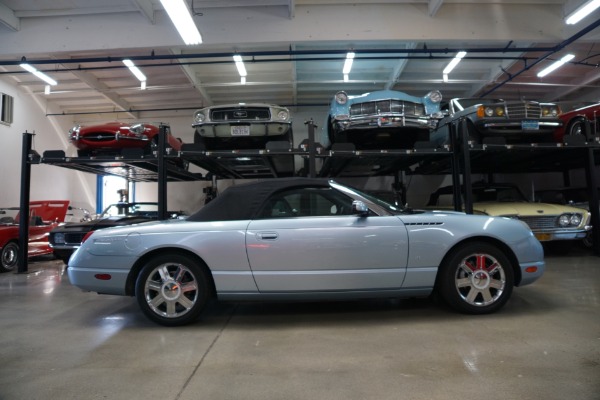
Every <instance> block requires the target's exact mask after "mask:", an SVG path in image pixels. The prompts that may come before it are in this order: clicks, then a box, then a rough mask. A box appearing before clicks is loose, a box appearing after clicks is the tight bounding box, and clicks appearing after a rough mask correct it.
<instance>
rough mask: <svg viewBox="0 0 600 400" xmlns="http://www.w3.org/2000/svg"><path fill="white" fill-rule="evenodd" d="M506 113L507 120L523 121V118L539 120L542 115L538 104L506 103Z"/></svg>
mask: <svg viewBox="0 0 600 400" xmlns="http://www.w3.org/2000/svg"><path fill="white" fill-rule="evenodd" d="M506 113H507V115H508V117H509V118H515V119H524V118H540V116H541V115H542V107H541V106H540V104H539V103H534V102H527V101H525V102H521V103H507V104H506Z"/></svg>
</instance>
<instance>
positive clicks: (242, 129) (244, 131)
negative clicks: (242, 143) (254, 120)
mask: <svg viewBox="0 0 600 400" xmlns="http://www.w3.org/2000/svg"><path fill="white" fill-rule="evenodd" d="M231 136H250V127H249V126H232V127H231Z"/></svg>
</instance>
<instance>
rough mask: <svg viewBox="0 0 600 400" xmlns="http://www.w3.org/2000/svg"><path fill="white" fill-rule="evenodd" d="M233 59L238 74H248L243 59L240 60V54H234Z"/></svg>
mask: <svg viewBox="0 0 600 400" xmlns="http://www.w3.org/2000/svg"><path fill="white" fill-rule="evenodd" d="M233 61H235V66H236V67H237V70H238V72H239V74H240V76H248V73H247V72H246V67H245V66H244V60H242V56H240V55H237V54H236V55H235V56H233Z"/></svg>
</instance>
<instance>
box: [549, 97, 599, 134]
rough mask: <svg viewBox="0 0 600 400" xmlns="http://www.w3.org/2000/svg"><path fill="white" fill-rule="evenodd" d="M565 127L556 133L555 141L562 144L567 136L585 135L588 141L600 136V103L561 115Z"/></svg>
mask: <svg viewBox="0 0 600 400" xmlns="http://www.w3.org/2000/svg"><path fill="white" fill-rule="evenodd" d="M559 118H560V119H561V120H562V121H563V126H562V127H560V128H558V129H557V130H556V131H555V132H554V139H555V140H556V141H557V142H558V143H562V142H563V141H564V139H565V137H566V136H576V135H585V136H584V137H585V139H586V141H590V140H592V139H593V138H594V137H597V136H598V135H600V103H598V104H593V105H591V106H587V107H582V108H578V109H576V110H573V111H569V112H566V113H564V114H561V115H560V116H559Z"/></svg>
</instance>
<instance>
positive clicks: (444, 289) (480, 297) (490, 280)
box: [437, 242, 514, 314]
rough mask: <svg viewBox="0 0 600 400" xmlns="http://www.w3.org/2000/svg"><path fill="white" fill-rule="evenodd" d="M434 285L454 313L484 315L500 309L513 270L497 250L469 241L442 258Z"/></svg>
mask: <svg viewBox="0 0 600 400" xmlns="http://www.w3.org/2000/svg"><path fill="white" fill-rule="evenodd" d="M437 282H438V285H437V286H438V287H437V289H438V291H439V295H440V296H441V298H442V299H443V300H444V302H445V303H446V304H448V305H449V306H450V307H451V308H453V309H454V310H456V311H459V312H462V313H465V314H488V313H492V312H495V311H497V310H499V309H500V308H502V307H503V306H504V304H506V302H507V301H508V299H509V298H510V295H511V293H512V290H513V286H514V271H513V267H512V265H511V262H510V261H509V259H508V257H506V255H505V254H504V253H503V252H502V251H501V250H500V249H499V248H498V247H496V246H494V245H492V244H488V243H484V242H472V243H468V244H465V245H462V246H460V247H458V248H456V249H454V250H453V251H452V253H450V254H449V255H448V256H447V257H446V258H445V259H444V262H443V264H442V265H441V266H440V271H439V276H438V281H437Z"/></svg>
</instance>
